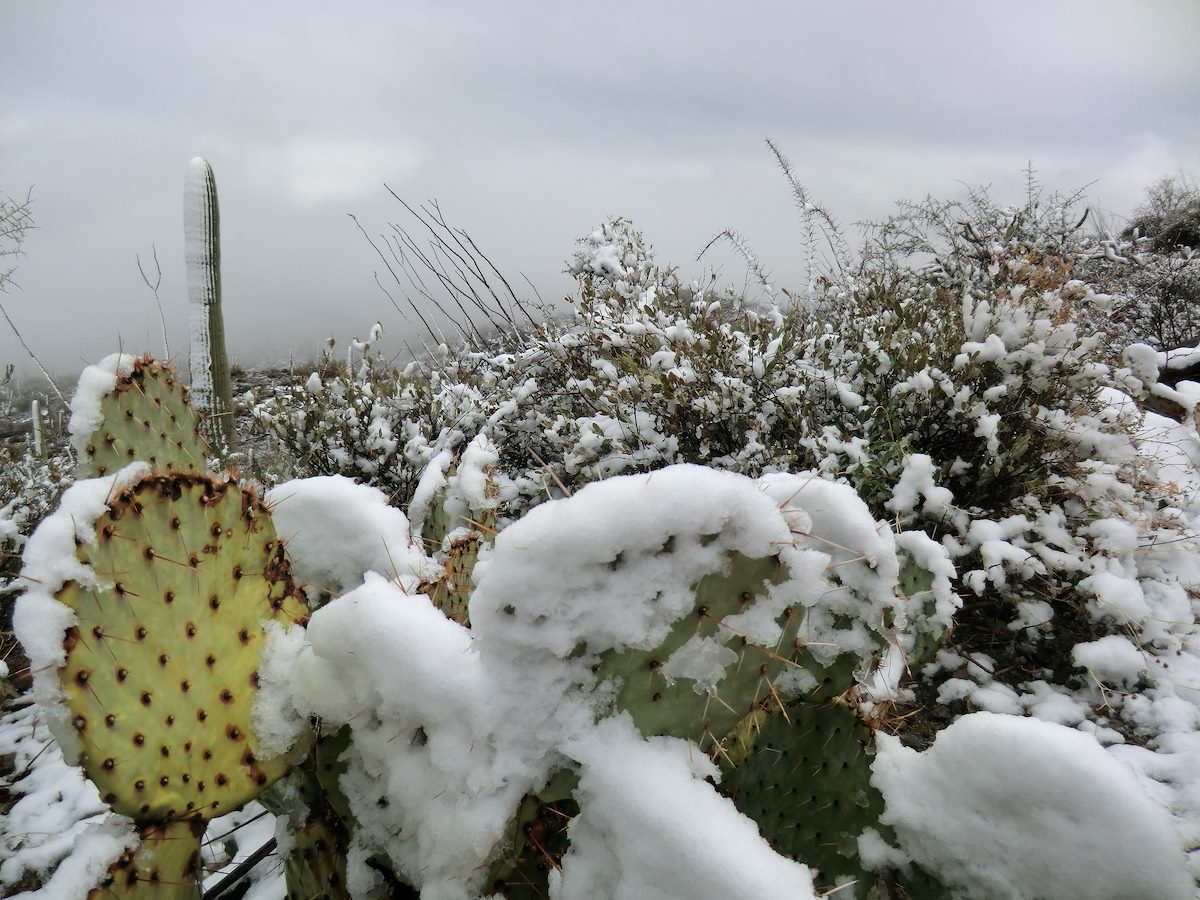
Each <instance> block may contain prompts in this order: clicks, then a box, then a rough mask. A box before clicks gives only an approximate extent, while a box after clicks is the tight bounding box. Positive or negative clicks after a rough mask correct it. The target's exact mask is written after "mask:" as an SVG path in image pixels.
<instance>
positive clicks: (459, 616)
mask: <svg viewBox="0 0 1200 900" xmlns="http://www.w3.org/2000/svg"><path fill="white" fill-rule="evenodd" d="M482 541H483V536H482V535H481V534H480V533H479V532H477V531H472V532H471V533H470V534H469V535H467V536H466V537H463V538H460V539H459V540H456V541H453V542H452V543H451V544H450V549H448V550H447V551H446V552H445V554H444V556H445V562H444V569H443V573H442V577H441V578H440V579H438V580H437V581H433V582H428V583H426V584H422V585H421V586H420V588H419V590H420V592H421V593H423V594H427V595H428V596H429V599H430V600H431V601H432V602H433V605H434V606H436V607H437V608H438V609H440V610H441V611H442V612H444V613H445V614H446V616H447V618H450V619H453V620H454V621H455V622H457V623H458V624H460V625H465V626H467V627H468V628H469V627H470V625H471V618H470V613H469V610H468V606H469V603H470V600H471V588H472V584H471V573H472V572H473V571H474V569H475V562H476V560H478V559H479V547H480V545H481V543H482Z"/></svg>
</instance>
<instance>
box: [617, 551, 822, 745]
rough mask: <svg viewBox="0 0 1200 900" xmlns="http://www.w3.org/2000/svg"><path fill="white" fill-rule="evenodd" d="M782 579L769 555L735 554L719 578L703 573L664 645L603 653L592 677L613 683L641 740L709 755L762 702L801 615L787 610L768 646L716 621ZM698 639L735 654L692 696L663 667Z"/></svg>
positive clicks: (786, 658) (691, 684)
mask: <svg viewBox="0 0 1200 900" xmlns="http://www.w3.org/2000/svg"><path fill="white" fill-rule="evenodd" d="M785 578H786V570H785V569H784V567H783V566H782V564H781V563H780V561H779V558H778V557H776V556H769V557H764V558H762V559H750V558H749V557H745V556H742V555H740V554H734V555H733V557H732V558H731V559H730V563H729V567H728V569H727V571H726V572H722V573H717V574H713V575H709V576H707V577H705V578H703V579H701V581H700V582H699V583H698V584H697V585H696V605H695V613H694V614H693V615H691V616H686V617H684V618H682V619H680V620H679V621H678V622H676V623H675V626H674V627H673V628H672V629H671V632H670V634H669V635H668V636H667V639H666V640H665V641H663V642H662V644H661V645H659V646H658V647H656V648H654V649H653V650H650V651H634V650H622V651H619V652H617V651H608V652H606V653H605V654H603V655H602V656H601V661H600V665H599V667H598V668H597V669H596V678H597V680H598V681H600V682H603V681H605V680H606V679H609V678H613V677H615V678H616V679H617V681H618V682H619V685H620V687H619V690H618V692H617V696H616V700H615V702H614V706H616V708H618V709H623V710H627V711H628V712H629V713H630V715H631V716H632V717H633V720H634V722H635V724H636V725H637V726H638V729H639V730H640V731H641V732H642V733H643V734H645V735H647V736H650V735H673V736H675V737H682V738H690V739H691V740H694V741H695V742H696V743H697V744H699V745H700V747H701V749H708V747H709V745H710V744H712V743H714V742H715V741H716V740H718V739H720V738H722V737H724V736H725V735H726V734H727V733H728V732H729V731H730V729H732V728H733V727H734V726H735V725H736V724H737V723H738V722H739V721H740V720H741V719H742V718H743V717H745V716H746V715H747V714H749V713H750V711H751V710H752V709H753V707H754V706H755V705H756V704H757V703H759V702H761V701H763V700H764V699H769V698H770V697H771V693H772V690H773V687H772V685H773V683H774V680H775V678H777V677H778V676H779V674H780V673H781V672H782V671H783V670H784V669H785V668H786V667H788V666H790V665H792V659H793V657H794V654H795V640H796V633H797V630H798V628H799V627H800V622H801V620H802V619H803V610H800V609H789V610H787V611H786V612H785V613H784V616H783V621H782V625H783V633H782V636H781V637H780V640H779V642H778V644H777V645H776V646H775V647H759V646H757V645H754V644H751V643H748V642H746V641H745V640H744V639H742V638H740V637H739V636H738V635H736V634H734V633H732V632H730V631H728V630H727V629H725V628H723V627H722V625H721V621H722V620H723V619H724V618H725V617H727V616H731V615H735V614H737V613H738V612H741V611H742V610H744V609H745V608H746V607H747V606H749V605H750V604H751V603H753V602H754V600H755V598H756V597H757V596H758V595H760V594H763V593H764V592H765V591H766V589H767V587H768V586H769V585H770V584H772V583H779V582H781V581H783V580H785ZM697 635H699V636H701V637H713V638H716V639H717V640H719V641H721V642H722V643H723V644H724V645H725V646H727V647H728V648H729V649H730V650H732V651H734V652H735V653H736V659H735V660H734V661H733V662H732V663H731V664H730V666H729V668H728V669H727V670H726V672H725V674H724V676H723V677H722V678H721V680H720V681H719V682H718V684H717V686H716V687H717V690H716V692H715V693H712V694H709V693H708V692H706V691H702V690H701V691H697V689H696V688H697V684H696V682H695V681H693V680H691V679H689V678H675V679H673V680H669V679H668V678H666V677H665V676H664V675H663V672H662V669H663V664H664V663H665V662H666V661H667V660H668V659H669V658H670V657H671V655H672V654H673V653H674V652H675V651H676V650H678V649H679V648H680V647H682V646H683V645H684V644H685V643H687V642H688V641H689V640H691V639H692V638H693V637H696V636H697Z"/></svg>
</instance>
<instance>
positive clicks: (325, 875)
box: [283, 817, 350, 900]
mask: <svg viewBox="0 0 1200 900" xmlns="http://www.w3.org/2000/svg"><path fill="white" fill-rule="evenodd" d="M292 840H293V842H294V843H293V846H292V851H291V852H290V853H289V854H288V856H287V859H286V860H285V861H284V864H283V871H284V877H285V879H286V882H287V893H286V894H285V895H284V896H285V898H286V900H347V898H349V896H350V893H349V889H348V888H347V887H346V844H347V836H346V830H345V828H344V827H341V825H340V823H337V822H336V820H334V819H330V818H328V817H314V818H310V819H309V820H308V821H306V822H305V823H304V825H302V826H301V827H300V828H299V830H297V831H296V832H295V833H294V834H293V835H292Z"/></svg>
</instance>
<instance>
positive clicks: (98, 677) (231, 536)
mask: <svg viewBox="0 0 1200 900" xmlns="http://www.w3.org/2000/svg"><path fill="white" fill-rule="evenodd" d="M95 528H96V541H97V545H96V546H95V547H88V546H86V545H85V546H82V547H80V548H79V550H78V554H77V555H78V556H79V558H80V560H81V561H82V562H84V563H85V564H88V565H90V566H91V567H92V568H93V570H94V571H95V572H96V575H97V578H98V579H100V584H99V586H97V587H88V586H85V585H83V584H80V583H79V582H68V583H67V585H66V586H65V587H64V588H63V589H62V590H61V591H60V592H59V594H58V600H59V601H60V602H62V603H64V604H66V605H67V606H69V607H70V608H71V609H72V610H74V612H75V615H76V618H77V623H78V624H77V625H76V626H75V627H74V628H72V629H71V630H70V631H69V632H68V633H67V635H66V640H65V645H66V648H67V660H66V665H65V666H64V667H63V668H62V669H61V670H60V673H59V674H60V678H61V681H62V686H63V691H64V693H65V695H66V705H67V707H68V708H69V710H70V713H71V717H72V718H71V722H72V725H73V727H74V729H75V731H76V732H77V733H78V735H79V738H80V742H81V745H82V748H83V750H82V757H81V762H82V764H83V766H84V768H85V770H86V771H87V774H88V777H89V778H91V779H92V781H94V782H95V783H96V785H97V787H98V788H99V790H100V795H101V796H102V797H103V798H104V801H105V802H106V803H108V804H109V805H110V806H112V807H113V809H114V810H116V811H117V812H120V813H122V814H124V815H127V816H130V817H131V818H133V819H134V820H135V821H138V822H163V821H165V822H170V821H175V820H177V819H181V818H186V817H190V816H199V817H203V818H207V817H211V816H214V815H221V814H223V813H224V812H226V811H229V810H233V809H236V808H237V807H239V806H241V805H242V804H244V803H245V802H247V801H248V800H250V799H252V798H253V797H255V796H256V795H257V794H258V793H259V792H261V790H262V789H263V787H264V786H266V785H267V784H269V783H270V782H271V781H274V780H275V779H276V778H278V777H279V776H280V775H282V774H283V773H284V771H286V769H287V766H288V761H287V760H283V759H276V760H270V761H267V760H260V759H259V758H258V756H257V754H256V752H255V736H254V726H253V721H252V715H251V711H252V707H253V701H254V697H255V694H256V692H257V690H258V671H257V668H258V664H259V660H260V658H261V651H262V645H263V641H264V629H265V626H266V625H267V624H268V623H271V622H275V623H279V624H281V625H285V626H286V625H291V624H293V623H297V622H304V621H305V620H306V616H307V612H308V610H307V607H306V605H305V604H304V602H303V599H302V597H301V595H300V594H299V592H298V591H297V589H296V587H295V585H294V584H293V582H292V579H291V576H290V574H289V571H288V565H287V561H286V558H285V557H284V555H283V547H282V545H281V544H280V542H279V541H278V540H276V538H275V534H274V530H273V528H272V527H271V522H270V517H269V514H268V513H267V511H266V508H265V507H263V506H262V504H261V503H259V501H258V500H257V498H256V497H255V496H254V495H253V493H252V492H249V491H243V490H242V489H240V488H239V487H238V486H237V485H236V484H235V483H233V482H229V481H218V480H216V479H213V478H209V477H208V476H204V475H198V474H187V473H174V474H170V475H152V476H150V477H148V478H146V479H143V480H142V481H141V482H139V483H137V484H136V485H135V486H133V487H132V488H130V489H127V490H125V491H123V492H122V493H120V494H119V495H118V496H116V497H114V498H113V499H112V500H111V501H110V504H109V512H108V513H107V514H106V515H103V516H101V518H100V519H99V521H97V522H96V526H95Z"/></svg>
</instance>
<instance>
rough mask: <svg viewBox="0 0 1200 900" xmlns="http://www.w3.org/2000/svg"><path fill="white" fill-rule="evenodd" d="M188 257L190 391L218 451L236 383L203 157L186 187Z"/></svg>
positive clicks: (213, 188)
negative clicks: (228, 349)
mask: <svg viewBox="0 0 1200 900" xmlns="http://www.w3.org/2000/svg"><path fill="white" fill-rule="evenodd" d="M183 235H184V261H185V263H186V264H187V284H188V300H189V302H190V304H191V315H190V317H189V322H188V330H189V332H190V334H191V353H190V366H191V372H192V396H193V399H194V402H195V404H196V407H197V408H198V409H200V410H201V411H202V412H203V413H205V414H206V416H207V418H206V419H205V432H206V435H205V436H206V437H207V438H208V440H209V443H211V444H212V445H213V446H214V447H215V448H217V449H218V450H220V449H223V448H225V447H229V446H231V445H232V444H233V438H234V434H233V383H232V381H231V380H230V377H229V358H228V356H227V355H226V353H225V316H224V313H223V312H222V310H221V217H220V213H219V211H218V206H217V182H216V179H215V178H214V177H213V171H212V166H210V165H209V164H208V160H206V159H205V158H204V157H202V156H197V157H196V158H195V159H193V160H192V161H191V162H190V163H189V164H188V174H187V180H186V181H185V183H184V191H183Z"/></svg>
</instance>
